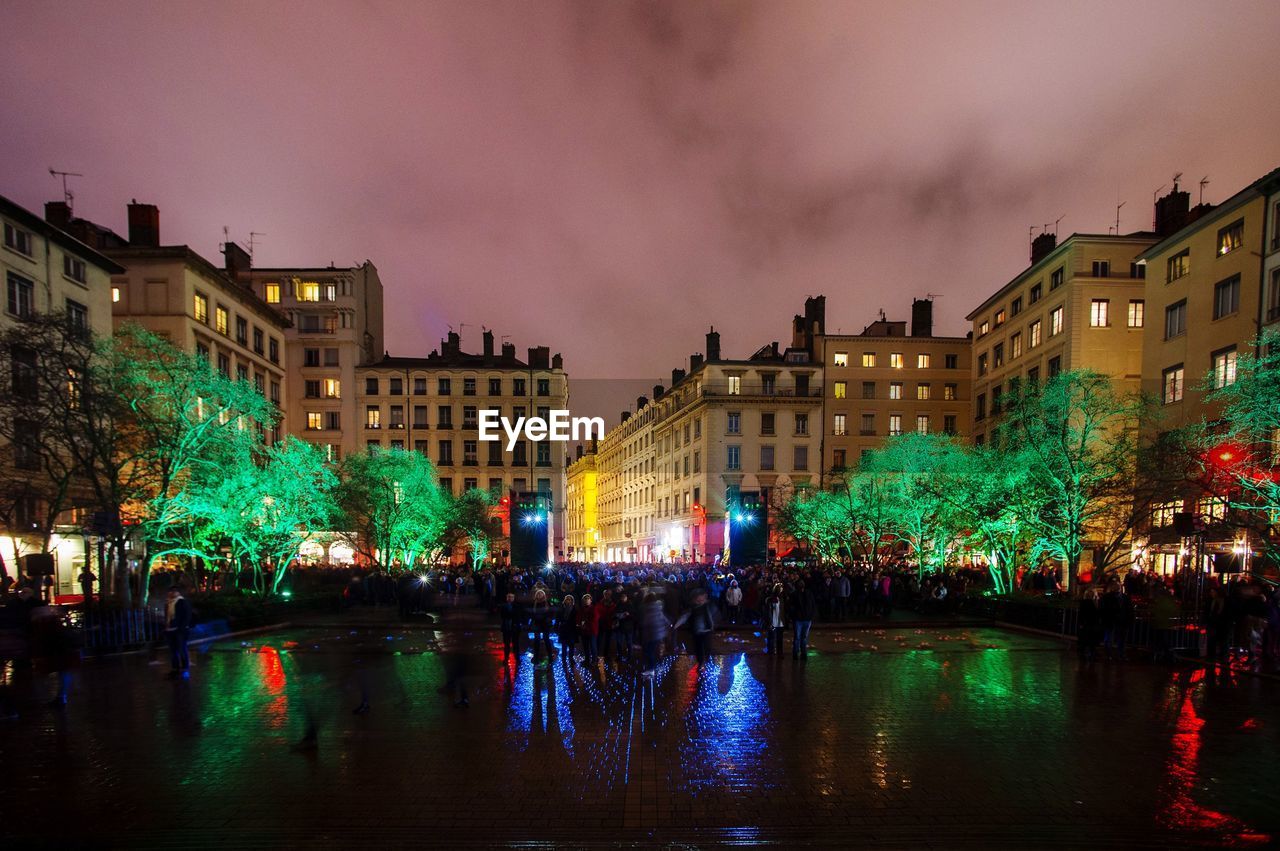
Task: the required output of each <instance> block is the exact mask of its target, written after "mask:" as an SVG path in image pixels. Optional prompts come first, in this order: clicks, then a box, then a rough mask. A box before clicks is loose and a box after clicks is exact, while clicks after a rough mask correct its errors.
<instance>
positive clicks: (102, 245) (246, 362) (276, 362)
mask: <svg viewBox="0 0 1280 851" xmlns="http://www.w3.org/2000/svg"><path fill="white" fill-rule="evenodd" d="M128 225H129V229H128V237H127V238H125V237H121V236H120V235H119V234H117V233H115V232H114V231H112V230H111V229H109V228H106V227H103V226H101V225H97V224H94V223H93V222H90V221H87V220H84V219H77V218H72V219H70V220H69V222H68V224H67V228H68V230H70V231H71V232H72V233H74V234H76V235H77V236H78V237H80V238H81V239H82V240H84V241H85V242H88V243H89V244H92V245H94V246H95V247H96V248H98V250H100V251H101V252H102V253H103V254H105V255H106V256H107V257H110V258H111V259H112V260H113V261H115V262H116V263H118V264H119V265H120V266H122V267H124V268H123V270H122V271H121V272H119V273H117V274H115V275H113V276H112V278H111V309H112V315H113V317H114V319H115V326H116V327H117V328H119V327H120V326H121V325H124V324H125V323H133V324H136V325H139V326H141V327H143V328H145V329H147V330H148V331H152V332H154V333H155V334H158V335H159V336H161V337H164V338H165V339H167V340H168V341H169V342H171V343H173V344H174V345H175V346H177V347H179V348H181V349H183V350H184V351H187V352H193V353H195V354H198V355H200V356H202V357H204V358H205V359H206V360H208V361H209V363H210V364H212V365H213V366H214V367H215V368H216V369H217V370H218V371H219V372H221V373H222V374H224V375H226V376H228V377H232V378H238V379H240V380H242V381H248V382H252V383H253V385H254V387H256V388H257V390H258V392H260V393H261V394H262V395H264V396H266V397H267V398H269V399H270V400H271V401H272V402H275V403H276V405H277V406H279V407H280V412H281V421H280V423H279V424H277V426H276V429H275V430H274V433H273V434H272V435H269V436H268V439H270V440H275V439H278V438H279V436H280V435H281V434H282V433H284V432H286V431H288V429H289V427H290V423H289V418H288V411H287V409H286V408H285V406H284V400H285V394H286V378H285V376H286V372H285V345H284V344H285V332H286V330H287V329H288V321H287V320H286V319H284V318H283V317H282V316H280V315H279V314H278V313H277V312H276V311H275V310H273V309H272V308H271V306H270V305H268V304H267V303H266V302H264V301H263V300H262V299H261V298H259V297H258V296H257V295H256V294H255V293H254V292H253V290H252V289H250V288H249V287H248V286H246V285H244V284H242V283H240V282H238V281H236V280H235V278H234V277H233V276H232V275H230V274H228V273H227V272H226V271H224V270H223V269H220V268H218V267H217V266H216V265H214V264H213V263H211V262H209V261H208V260H206V259H205V258H204V257H202V256H200V255H199V254H197V253H196V252H195V251H193V250H192V249H191V248H190V246H187V245H164V244H162V243H161V240H160V211H159V210H158V209H157V208H156V207H155V205H153V204H139V203H137V202H132V203H130V204H129V207H128Z"/></svg>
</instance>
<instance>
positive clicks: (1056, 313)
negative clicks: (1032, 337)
mask: <svg viewBox="0 0 1280 851" xmlns="http://www.w3.org/2000/svg"><path fill="white" fill-rule="evenodd" d="M1061 333H1062V308H1061V307H1055V308H1054V309H1053V310H1051V311H1049V336H1050V337H1053V336H1056V335H1057V334H1061Z"/></svg>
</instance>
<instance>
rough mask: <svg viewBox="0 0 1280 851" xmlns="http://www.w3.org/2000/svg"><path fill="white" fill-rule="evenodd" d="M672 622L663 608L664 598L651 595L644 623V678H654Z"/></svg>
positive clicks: (647, 602) (647, 598)
mask: <svg viewBox="0 0 1280 851" xmlns="http://www.w3.org/2000/svg"><path fill="white" fill-rule="evenodd" d="M670 627H671V622H670V621H669V620H667V613H666V612H665V611H664V610H663V607H662V598H661V597H659V596H658V595H657V594H650V595H649V596H648V597H646V598H645V601H644V622H643V624H642V630H641V637H642V640H643V649H644V670H643V671H642V676H645V677H653V676H654V674H655V673H657V670H658V658H659V656H660V654H661V651H662V645H663V644H665V643H666V641H667V630H668V629H670Z"/></svg>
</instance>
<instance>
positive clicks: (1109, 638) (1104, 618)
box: [1098, 582, 1134, 662]
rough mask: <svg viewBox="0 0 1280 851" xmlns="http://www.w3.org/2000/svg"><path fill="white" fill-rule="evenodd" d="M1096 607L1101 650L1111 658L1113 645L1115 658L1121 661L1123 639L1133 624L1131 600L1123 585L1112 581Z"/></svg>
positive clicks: (1123, 648) (1122, 657)
mask: <svg viewBox="0 0 1280 851" xmlns="http://www.w3.org/2000/svg"><path fill="white" fill-rule="evenodd" d="M1098 608H1099V621H1100V623H1101V626H1102V649H1103V652H1104V653H1105V654H1106V657H1107V659H1108V660H1110V659H1111V658H1113V656H1112V648H1113V647H1114V650H1115V658H1118V659H1119V660H1120V661H1122V662H1123V661H1124V658H1125V654H1124V650H1125V641H1126V639H1127V638H1128V636H1129V629H1130V628H1131V627H1132V626H1133V619H1134V611H1133V600H1132V599H1131V598H1130V597H1129V595H1128V594H1126V593H1125V592H1124V586H1123V585H1121V584H1120V583H1119V582H1112V583H1111V585H1110V586H1109V587H1108V588H1107V592H1106V593H1105V594H1103V595H1102V599H1101V600H1100V601H1099V604H1098Z"/></svg>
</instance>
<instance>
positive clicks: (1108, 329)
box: [966, 232, 1156, 444]
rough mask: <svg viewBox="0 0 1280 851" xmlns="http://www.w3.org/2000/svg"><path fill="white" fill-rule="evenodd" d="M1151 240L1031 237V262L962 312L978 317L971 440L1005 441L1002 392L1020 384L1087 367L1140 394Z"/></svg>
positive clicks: (1149, 236) (1107, 236)
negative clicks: (1144, 258) (1146, 254)
mask: <svg viewBox="0 0 1280 851" xmlns="http://www.w3.org/2000/svg"><path fill="white" fill-rule="evenodd" d="M1155 241H1156V238H1155V235H1154V234H1150V233H1145V232H1142V233H1132V234H1126V235H1122V236H1115V235H1111V234H1082V233H1076V234H1072V235H1071V236H1069V237H1068V238H1067V239H1065V240H1063V242H1062V244H1061V245H1059V244H1057V237H1056V236H1054V235H1053V234H1052V233H1043V234H1040V235H1039V236H1037V237H1036V238H1035V240H1034V241H1033V242H1032V247H1031V265H1029V266H1028V267H1027V268H1026V269H1024V270H1023V271H1022V272H1020V273H1018V274H1017V275H1016V276H1015V277H1014V278H1013V280H1011V281H1009V283H1007V284H1005V285H1004V286H1003V287H1001V288H1000V289H999V290H997V291H996V292H995V293H994V294H992V295H991V296H990V297H988V298H987V299H986V300H985V301H983V302H982V304H980V305H978V307H977V308H975V309H974V310H973V311H972V312H971V313H970V314H969V315H968V316H967V317H966V319H968V320H969V321H970V322H972V323H973V332H972V333H973V361H972V366H971V377H972V381H973V416H972V426H971V428H972V439H973V442H974V443H976V444H981V443H985V442H988V441H991V442H995V441H997V440H998V439H999V422H1000V414H1001V409H1002V407H1003V398H1004V395H1005V394H1006V393H1010V392H1012V390H1013V389H1014V385H1015V384H1016V382H1018V381H1040V380H1044V379H1047V378H1051V377H1053V376H1054V375H1057V374H1058V373H1060V372H1065V371H1068V370H1073V369H1090V370H1093V371H1094V372H1097V373H1100V374H1102V375H1105V376H1108V377H1109V378H1111V380H1112V381H1113V382H1114V384H1115V386H1116V388H1117V389H1118V390H1121V391H1136V390H1138V386H1139V378H1140V372H1141V368H1142V344H1143V334H1144V328H1145V326H1146V324H1147V322H1148V320H1149V319H1150V317H1151V316H1152V315H1153V314H1152V313H1151V308H1150V305H1149V304H1147V303H1146V302H1145V298H1146V296H1145V295H1144V290H1145V285H1146V283H1147V282H1146V281H1144V279H1143V275H1144V272H1145V267H1144V266H1143V264H1142V263H1140V262H1139V255H1140V254H1141V253H1142V252H1143V251H1144V250H1146V249H1147V248H1149V247H1150V246H1151V245H1152V244H1153V243H1154V242H1155Z"/></svg>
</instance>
